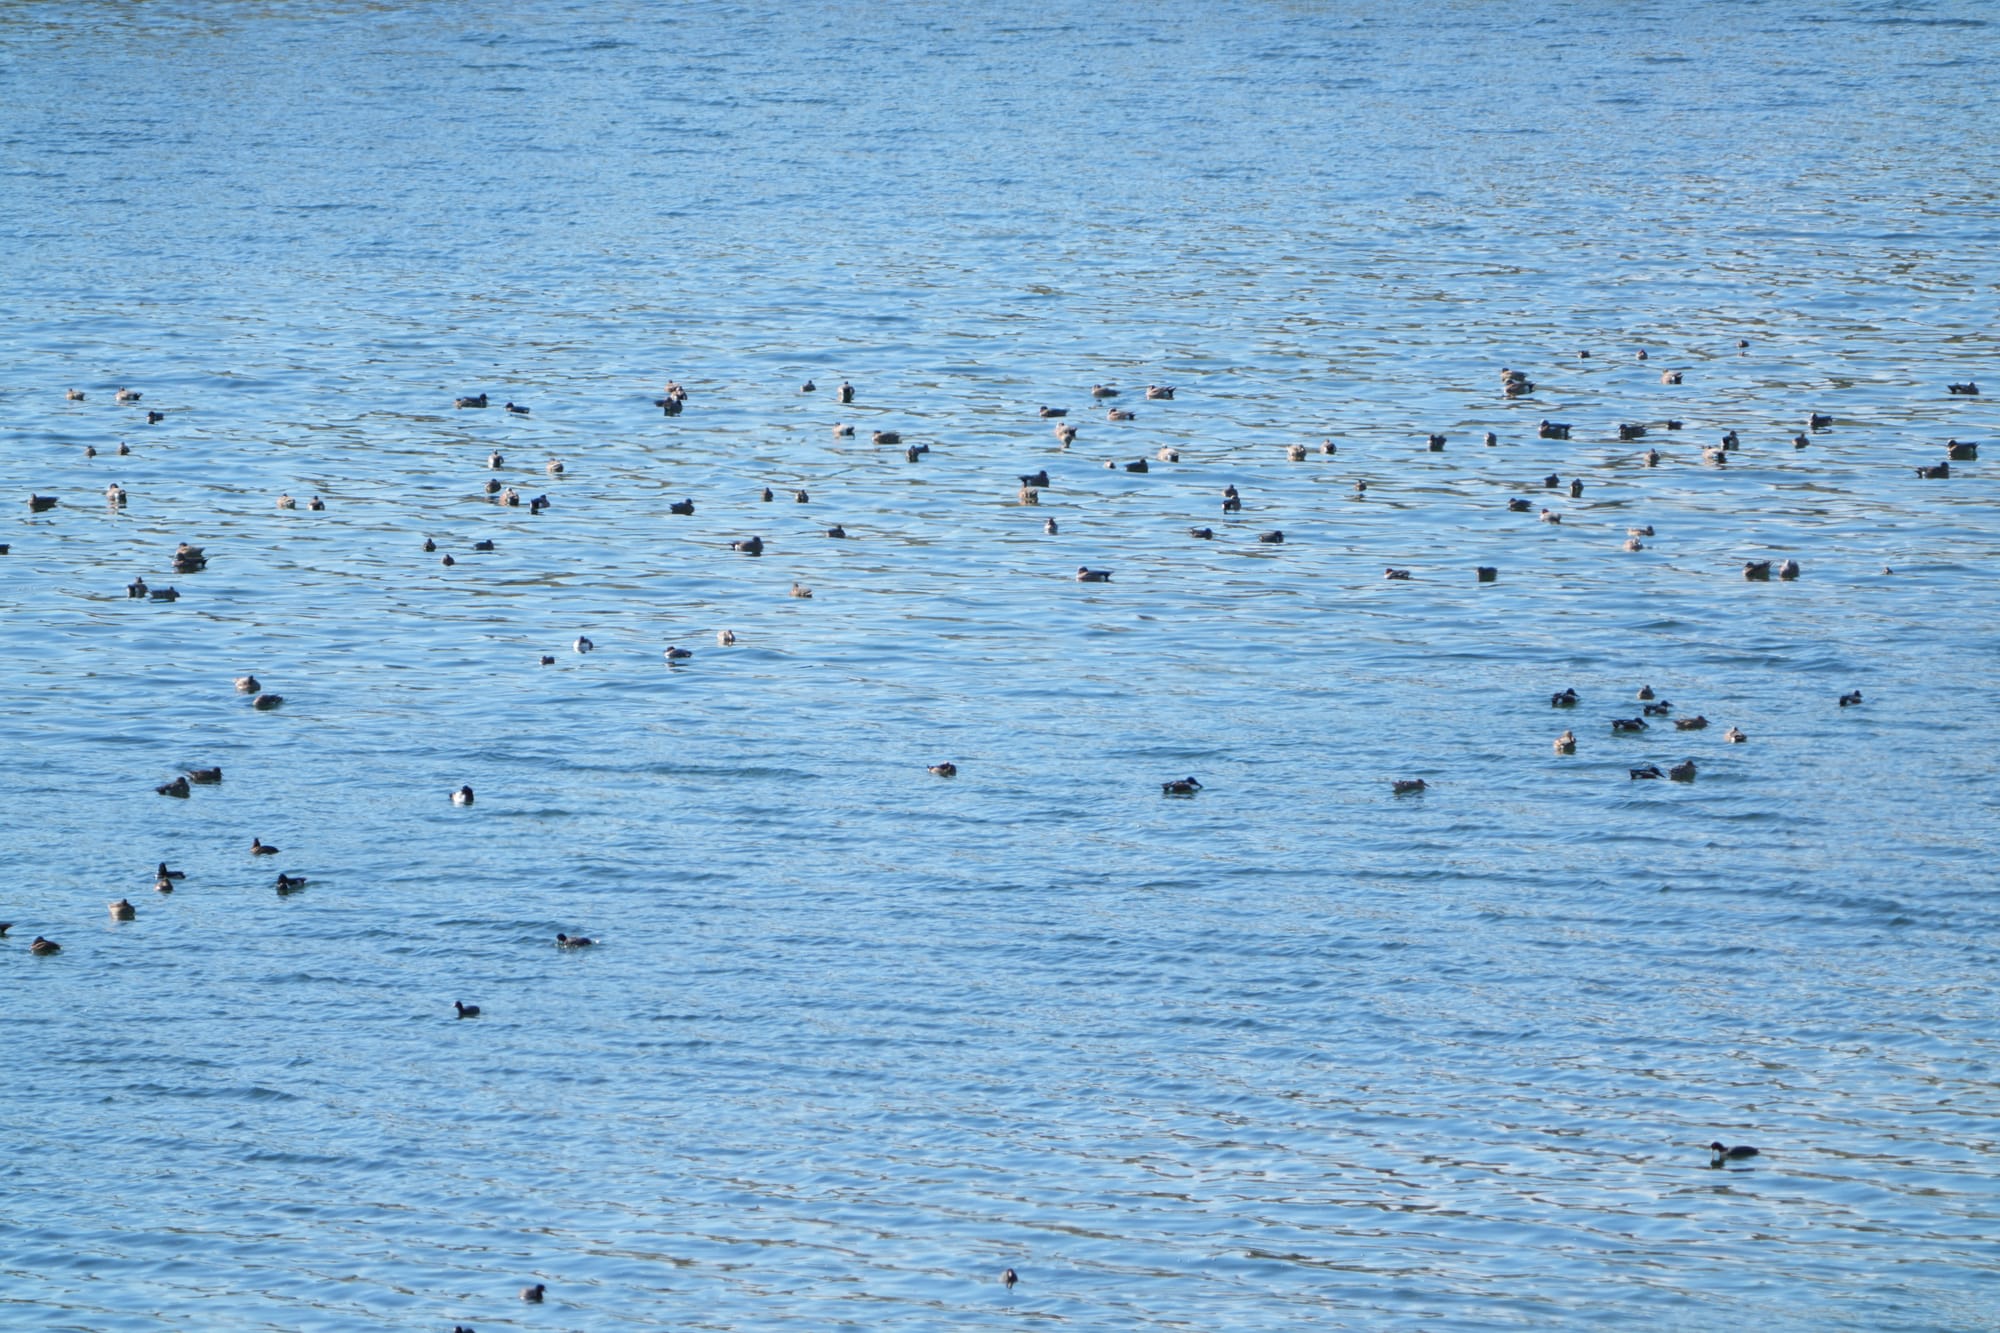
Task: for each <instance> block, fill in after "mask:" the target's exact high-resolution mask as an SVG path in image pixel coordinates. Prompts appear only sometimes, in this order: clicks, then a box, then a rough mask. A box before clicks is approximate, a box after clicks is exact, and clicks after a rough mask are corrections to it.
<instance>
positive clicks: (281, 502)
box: [278, 495, 299, 509]
mask: <svg viewBox="0 0 2000 1333" xmlns="http://www.w3.org/2000/svg"><path fill="white" fill-rule="evenodd" d="M298 507H299V502H298V501H297V500H294V499H293V498H292V497H291V496H289V495H281V496H279V497H278V508H280V509H297V508H298Z"/></svg>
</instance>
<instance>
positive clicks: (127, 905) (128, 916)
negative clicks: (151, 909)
mask: <svg viewBox="0 0 2000 1333" xmlns="http://www.w3.org/2000/svg"><path fill="white" fill-rule="evenodd" d="M110 911H111V919H112V920H113V921H136V920H138V917H139V909H138V908H136V907H134V906H132V902H131V900H130V899H129V898H120V899H119V900H118V901H117V902H115V903H112V904H111V905H110Z"/></svg>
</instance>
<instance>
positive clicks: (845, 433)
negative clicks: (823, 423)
mask: <svg viewBox="0 0 2000 1333" xmlns="http://www.w3.org/2000/svg"><path fill="white" fill-rule="evenodd" d="M833 438H834V439H836V440H851V439H853V438H854V427H852V426H850V425H848V424H847V423H846V422H845V421H836V422H834V423H833Z"/></svg>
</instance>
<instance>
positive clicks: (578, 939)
mask: <svg viewBox="0 0 2000 1333" xmlns="http://www.w3.org/2000/svg"><path fill="white" fill-rule="evenodd" d="M596 943H597V941H596V940H594V939H592V938H590V936H588V935H563V934H560V933H558V934H557V936H556V947H557V948H558V949H588V948H591V947H592V946H593V945H595V944H596ZM536 1299H538V1300H539V1299H540V1298H539V1297H537V1298H536Z"/></svg>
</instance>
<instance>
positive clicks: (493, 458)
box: [486, 449, 507, 471]
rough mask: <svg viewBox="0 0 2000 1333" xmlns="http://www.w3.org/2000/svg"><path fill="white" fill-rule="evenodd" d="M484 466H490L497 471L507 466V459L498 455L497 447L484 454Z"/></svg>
mask: <svg viewBox="0 0 2000 1333" xmlns="http://www.w3.org/2000/svg"><path fill="white" fill-rule="evenodd" d="M486 466H487V467H489V468H492V469H493V470H495V471H498V470H499V469H501V468H503V467H505V466H507V460H506V459H505V458H502V457H501V456H500V451H499V450H498V449H495V450H494V451H493V452H492V453H490V454H488V455H486Z"/></svg>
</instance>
